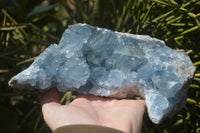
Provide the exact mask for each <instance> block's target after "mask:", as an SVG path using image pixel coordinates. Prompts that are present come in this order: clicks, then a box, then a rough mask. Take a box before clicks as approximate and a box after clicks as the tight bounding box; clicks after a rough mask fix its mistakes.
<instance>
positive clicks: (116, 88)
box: [9, 24, 195, 123]
mask: <svg viewBox="0 0 200 133" xmlns="http://www.w3.org/2000/svg"><path fill="white" fill-rule="evenodd" d="M194 71H195V67H194V66H193V64H192V62H191V60H190V59H189V57H188V56H187V54H186V53H185V52H184V51H183V50H173V49H171V48H169V47H167V46H166V45H165V44H164V42H163V41H161V40H158V39H156V38H151V37H150V36H146V35H132V34H127V33H119V32H114V31H111V30H108V29H103V28H98V27H93V26H90V25H86V24H75V25H71V26H69V28H68V29H66V31H65V32H64V33H63V36H62V38H61V40H60V42H59V45H57V44H52V45H50V46H49V47H48V48H47V49H46V50H45V51H44V52H43V53H41V54H40V56H39V57H38V58H36V59H35V61H34V62H33V63H32V65H31V66H30V67H29V68H27V69H26V70H24V71H23V72H21V73H19V74H18V75H16V76H14V77H13V78H12V79H11V80H10V81H9V85H10V86H12V87H16V88H39V89H49V88H52V87H57V88H58V90H59V91H61V92H65V91H68V90H72V91H77V92H80V93H85V94H93V95H99V96H107V97H114V98H133V97H134V96H141V97H143V98H144V99H145V101H146V105H147V108H148V112H149V116H150V118H151V119H152V121H153V122H154V123H159V122H161V121H162V120H163V119H164V118H166V117H168V116H171V115H173V114H174V113H176V112H177V111H179V110H180V109H181V108H182V107H183V106H184V104H185V101H186V94H187V88H188V86H189V83H190V81H191V79H192V78H193V75H194Z"/></svg>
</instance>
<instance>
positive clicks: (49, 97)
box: [40, 88, 60, 105]
mask: <svg viewBox="0 0 200 133" xmlns="http://www.w3.org/2000/svg"><path fill="white" fill-rule="evenodd" d="M59 100H60V93H59V92H58V90H57V89H55V88H53V89H50V90H49V91H48V92H47V93H46V94H45V95H44V96H42V97H41V99H40V102H41V105H43V104H46V103H50V102H55V103H59Z"/></svg>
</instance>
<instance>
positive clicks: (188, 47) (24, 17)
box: [0, 0, 200, 133]
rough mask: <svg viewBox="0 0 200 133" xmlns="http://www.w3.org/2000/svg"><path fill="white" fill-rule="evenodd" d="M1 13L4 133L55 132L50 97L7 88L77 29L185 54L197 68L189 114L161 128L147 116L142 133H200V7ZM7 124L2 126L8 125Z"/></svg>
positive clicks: (141, 4)
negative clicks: (135, 38) (47, 105)
mask: <svg viewBox="0 0 200 133" xmlns="http://www.w3.org/2000/svg"><path fill="white" fill-rule="evenodd" d="M0 7H1V12H0V22H1V27H0V38H1V39H0V42H1V43H0V88H1V89H0V103H1V104H0V111H2V112H3V114H4V117H3V116H2V117H1V116H0V117H1V118H4V119H5V120H10V121H8V123H10V124H8V125H9V126H7V127H6V126H4V128H0V130H1V131H0V132H19V133H23V132H30V133H36V132H41V133H45V132H50V131H49V129H48V127H47V126H46V125H45V124H44V121H43V119H42V114H41V111H40V104H39V100H38V99H39V98H38V96H39V95H41V93H44V92H40V91H37V90H36V91H29V90H22V89H20V88H19V89H12V88H9V87H8V85H7V82H8V80H9V79H10V78H11V77H12V76H13V75H15V74H17V73H18V72H20V71H22V70H24V69H25V68H27V67H28V66H29V65H30V64H31V63H32V61H33V60H34V59H35V57H37V56H38V55H39V54H40V53H41V52H42V51H43V50H44V49H45V48H46V47H48V46H49V45H50V44H51V43H58V41H59V39H60V37H61V35H62V33H63V31H64V29H66V28H67V27H68V25H69V24H74V23H88V24H91V25H94V26H100V27H105V28H109V29H112V30H115V31H120V32H127V33H133V34H145V35H150V36H152V37H156V38H159V39H161V40H164V41H165V42H166V44H167V45H168V46H170V47H172V48H174V49H184V50H185V51H186V52H187V54H188V55H189V56H190V58H191V60H192V61H193V63H194V65H195V66H196V68H197V70H196V73H195V77H194V80H193V81H192V83H191V85H190V88H189V90H188V99H187V104H186V106H185V108H183V109H182V110H181V111H180V112H179V113H178V114H176V115H175V116H174V117H173V118H170V119H167V120H166V121H164V122H163V123H162V124H159V125H155V124H153V123H152V122H151V121H150V120H149V118H148V116H147V114H145V116H144V123H143V127H142V132H143V133H157V132H161V133H171V132H172V133H173V132H179V133H182V132H183V133H185V132H188V133H195V132H197V133H198V132H200V122H199V120H200V114H199V112H198V110H200V67H199V66H200V46H199V38H200V1H198V0H123V1H120V0H79V1H78V0H66V1H64V0H58V1H53V0H49V1H47V0H38V1H35V0H29V1H28V2H27V1H17V0H12V1H6V0H3V1H1V2H0ZM34 9H35V10H34ZM36 9H37V10H36ZM71 98H72V97H71V93H69V92H67V93H66V94H63V99H62V103H63V104H68V103H69V101H70V100H71ZM0 114H1V115H2V113H0ZM4 119H2V120H1V121H0V122H1V124H0V125H2V123H6V121H5V120H4ZM11 127H13V128H12V129H13V130H12V131H8V130H9V129H11Z"/></svg>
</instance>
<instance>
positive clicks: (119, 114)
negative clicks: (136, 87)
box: [42, 92, 145, 132]
mask: <svg viewBox="0 0 200 133" xmlns="http://www.w3.org/2000/svg"><path fill="white" fill-rule="evenodd" d="M54 95H55V92H54ZM55 99H58V98H55ZM45 105H46V106H45ZM42 109H43V113H44V118H45V121H46V122H47V124H48V125H49V126H50V128H51V129H52V130H54V129H55V128H57V127H60V126H64V125H71V124H90V125H101V126H107V127H112V128H116V129H119V130H122V131H125V132H134V131H135V132H138V129H140V125H141V123H142V116H143V113H144V109H145V106H144V101H143V100H115V99H107V98H102V97H95V96H91V95H81V96H79V97H78V98H76V99H75V100H74V101H73V102H72V103H70V105H68V106H66V105H60V104H58V103H57V101H54V102H52V101H51V102H46V103H45V104H43V108H42ZM133 125H134V126H133Z"/></svg>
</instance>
